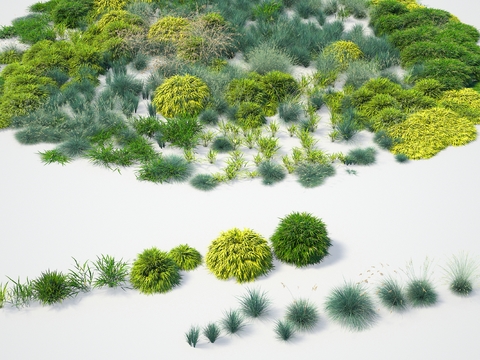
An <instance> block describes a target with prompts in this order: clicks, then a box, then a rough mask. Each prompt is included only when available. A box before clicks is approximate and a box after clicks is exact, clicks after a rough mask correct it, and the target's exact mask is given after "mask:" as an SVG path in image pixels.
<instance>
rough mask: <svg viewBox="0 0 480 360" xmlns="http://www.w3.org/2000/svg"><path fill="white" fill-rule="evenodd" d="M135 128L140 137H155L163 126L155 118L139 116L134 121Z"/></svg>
mask: <svg viewBox="0 0 480 360" xmlns="http://www.w3.org/2000/svg"><path fill="white" fill-rule="evenodd" d="M133 128H134V129H135V131H136V132H137V133H138V134H139V135H146V136H148V137H153V136H154V135H155V133H156V132H158V131H160V130H161V128H162V126H161V124H160V121H158V120H157V118H155V117H153V116H146V117H143V116H139V117H138V118H136V119H135V120H133Z"/></svg>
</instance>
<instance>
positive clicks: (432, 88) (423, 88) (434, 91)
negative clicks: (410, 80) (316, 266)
mask: <svg viewBox="0 0 480 360" xmlns="http://www.w3.org/2000/svg"><path fill="white" fill-rule="evenodd" d="M413 89H415V90H417V91H419V92H420V93H421V94H422V95H424V96H428V97H431V98H433V99H438V98H439V97H440V96H442V93H443V90H442V84H440V82H439V81H438V80H435V79H422V80H419V81H417V82H416V83H415V86H414V87H413Z"/></svg>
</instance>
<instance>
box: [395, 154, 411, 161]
mask: <svg viewBox="0 0 480 360" xmlns="http://www.w3.org/2000/svg"><path fill="white" fill-rule="evenodd" d="M395 160H397V162H399V163H404V162H407V161H408V156H407V155H405V154H402V153H400V154H395Z"/></svg>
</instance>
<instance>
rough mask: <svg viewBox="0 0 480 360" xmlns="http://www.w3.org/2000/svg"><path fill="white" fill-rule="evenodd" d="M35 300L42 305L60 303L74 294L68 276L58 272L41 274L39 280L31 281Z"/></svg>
mask: <svg viewBox="0 0 480 360" xmlns="http://www.w3.org/2000/svg"><path fill="white" fill-rule="evenodd" d="M32 288H33V291H34V294H35V298H36V299H38V301H40V303H41V304H42V305H52V304H54V303H57V302H62V301H63V300H65V299H66V298H69V297H71V296H73V295H74V294H75V291H74V289H72V286H71V284H70V282H69V280H68V276H67V275H65V274H62V273H61V272H58V271H50V270H47V271H46V272H42V274H41V275H40V277H39V278H37V279H35V280H33V281H32Z"/></svg>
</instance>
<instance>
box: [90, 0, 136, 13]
mask: <svg viewBox="0 0 480 360" xmlns="http://www.w3.org/2000/svg"><path fill="white" fill-rule="evenodd" d="M129 2H130V1H129V0H94V1H93V9H94V14H95V15H100V14H103V13H105V12H107V11H109V10H123V9H125V6H127V4H128V3H129Z"/></svg>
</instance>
